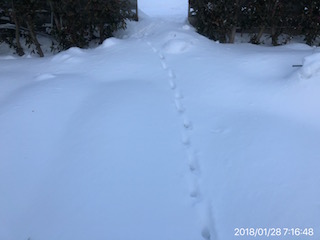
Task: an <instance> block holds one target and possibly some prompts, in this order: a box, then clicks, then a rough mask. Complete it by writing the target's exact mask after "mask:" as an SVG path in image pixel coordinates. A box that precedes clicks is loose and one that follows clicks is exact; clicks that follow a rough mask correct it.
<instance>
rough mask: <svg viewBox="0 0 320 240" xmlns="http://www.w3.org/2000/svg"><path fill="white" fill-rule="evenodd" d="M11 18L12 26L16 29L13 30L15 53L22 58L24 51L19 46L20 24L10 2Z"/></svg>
mask: <svg viewBox="0 0 320 240" xmlns="http://www.w3.org/2000/svg"><path fill="white" fill-rule="evenodd" d="M11 16H12V18H13V21H14V24H15V25H16V29H15V37H16V44H17V48H16V52H17V54H18V55H19V56H23V55H24V51H23V48H22V46H21V43H20V22H19V20H18V18H17V14H16V10H15V8H14V4H13V2H12V12H11Z"/></svg>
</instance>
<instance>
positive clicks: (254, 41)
mask: <svg viewBox="0 0 320 240" xmlns="http://www.w3.org/2000/svg"><path fill="white" fill-rule="evenodd" d="M264 30H265V26H262V27H261V28H260V31H259V33H258V35H256V36H254V38H253V40H252V43H254V44H259V43H260V39H261V37H262V35H263V33H264Z"/></svg>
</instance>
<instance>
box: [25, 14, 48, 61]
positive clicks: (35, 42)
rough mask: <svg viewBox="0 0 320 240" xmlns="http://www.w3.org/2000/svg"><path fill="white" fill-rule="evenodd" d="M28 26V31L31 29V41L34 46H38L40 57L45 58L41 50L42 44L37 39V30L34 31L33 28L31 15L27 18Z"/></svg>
mask: <svg viewBox="0 0 320 240" xmlns="http://www.w3.org/2000/svg"><path fill="white" fill-rule="evenodd" d="M27 25H28V29H29V32H30V36H31V39H32V41H33V43H34V45H35V46H36V49H37V52H38V54H39V56H40V57H44V54H43V51H42V49H41V45H40V43H39V41H38V39H37V36H36V33H35V30H34V27H33V22H32V18H31V16H30V15H28V16H27Z"/></svg>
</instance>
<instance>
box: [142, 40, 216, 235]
mask: <svg viewBox="0 0 320 240" xmlns="http://www.w3.org/2000/svg"><path fill="white" fill-rule="evenodd" d="M147 44H148V45H149V46H150V48H151V49H152V51H153V52H154V53H155V54H157V55H158V57H159V60H160V64H161V66H162V69H163V70H164V71H165V72H166V74H167V76H168V77H167V81H168V84H169V86H170V89H171V91H172V95H173V101H174V106H175V109H176V111H177V112H178V114H179V115H180V118H181V143H182V144H183V145H184V147H185V150H186V155H187V160H188V169H189V181H190V183H189V186H190V189H189V197H190V198H191V200H192V202H193V204H194V205H198V203H200V202H201V201H202V200H203V199H202V196H201V192H200V188H199V177H200V166H199V161H198V156H197V151H196V149H194V148H193V144H192V141H191V138H190V133H191V132H192V130H193V125H192V121H190V119H189V118H188V116H187V113H186V112H187V111H186V110H187V109H186V107H185V106H184V105H183V94H182V93H181V91H180V89H179V87H178V85H177V83H176V81H175V79H176V74H175V72H174V70H173V69H171V68H170V67H169V66H168V64H167V62H166V58H165V56H164V55H163V53H162V52H161V51H160V50H158V49H157V48H155V47H154V46H153V45H152V43H151V42H147ZM200 208H201V207H200ZM205 225H207V224H205ZM201 236H202V238H203V239H205V240H210V239H212V236H211V234H210V231H209V229H208V228H207V227H204V229H203V230H202V232H201Z"/></svg>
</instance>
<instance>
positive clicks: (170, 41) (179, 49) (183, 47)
mask: <svg viewBox="0 0 320 240" xmlns="http://www.w3.org/2000/svg"><path fill="white" fill-rule="evenodd" d="M164 39H165V43H164V44H163V45H162V50H163V51H164V52H166V53H169V54H170V53H171V54H179V53H184V52H187V51H188V50H189V49H190V48H191V47H192V46H193V45H194V43H195V41H196V40H195V39H194V38H193V37H192V36H191V35H190V34H186V33H183V32H177V31H172V32H170V33H168V34H167V35H166V36H165V37H164Z"/></svg>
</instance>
